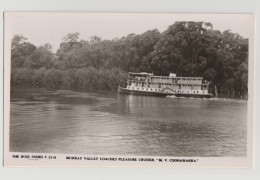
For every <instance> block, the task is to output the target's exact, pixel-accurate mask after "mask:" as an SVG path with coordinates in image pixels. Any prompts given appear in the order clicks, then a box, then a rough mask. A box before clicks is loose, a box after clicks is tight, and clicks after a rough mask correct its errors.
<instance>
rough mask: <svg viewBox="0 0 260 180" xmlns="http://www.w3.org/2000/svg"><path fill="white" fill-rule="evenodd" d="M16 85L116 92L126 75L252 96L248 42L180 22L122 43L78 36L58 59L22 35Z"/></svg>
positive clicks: (16, 52) (17, 39)
mask: <svg viewBox="0 0 260 180" xmlns="http://www.w3.org/2000/svg"><path fill="white" fill-rule="evenodd" d="M11 49H12V57H11V65H12V72H11V73H12V74H11V84H12V85H17V86H29V87H47V88H51V89H59V88H71V89H83V90H89V91H94V90H116V89H117V87H118V86H119V85H124V83H125V82H126V78H127V72H142V71H146V72H153V73H154V74H156V75H168V74H169V73H170V72H173V73H176V74H177V76H200V77H204V79H206V80H208V81H210V82H211V86H210V90H211V92H212V93H215V94H218V95H227V96H238V97H246V96H247V83H248V39H245V38H243V37H242V36H240V35H239V34H234V33H232V32H230V31H228V30H227V31H224V32H223V33H221V32H220V31H217V30H214V29H213V27H212V24H211V23H204V22H176V23H174V24H173V25H171V26H169V27H168V29H167V30H166V31H164V32H162V33H160V32H159V31H158V30H156V29H155V30H149V31H147V32H145V33H143V34H140V35H135V34H129V35H127V36H125V37H122V38H120V39H118V38H116V39H113V40H102V39H101V38H100V37H97V36H93V37H92V38H91V39H90V40H89V41H86V40H80V39H79V33H73V34H68V35H67V36H65V37H64V38H63V39H62V42H61V44H60V47H59V49H58V50H57V52H56V53H53V52H52V50H51V45H50V44H46V45H44V46H40V47H36V46H35V45H33V44H31V43H29V42H27V39H26V38H25V37H23V36H22V35H15V36H14V38H13V40H12V48H11Z"/></svg>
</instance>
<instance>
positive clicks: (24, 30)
mask: <svg viewBox="0 0 260 180" xmlns="http://www.w3.org/2000/svg"><path fill="white" fill-rule="evenodd" d="M250 16H251V15H248V14H173V13H46V12H45V13H39V12H38V13H36V12H35V13H33V12H30V13H28V12H23V13H22V12H17V13H6V14H5V19H4V21H5V28H6V29H5V30H6V31H7V32H8V35H9V37H8V38H7V39H8V40H11V39H12V37H13V35H15V34H22V35H24V36H25V37H26V38H28V42H30V43H32V44H34V45H36V46H40V45H43V44H45V43H50V44H51V45H52V47H53V51H54V52H55V51H56V50H57V49H58V48H59V44H60V43H61V41H62V38H63V37H64V36H65V35H67V34H68V33H75V32H79V33H80V39H84V40H89V38H90V37H91V36H94V35H97V36H100V37H101V38H102V39H113V38H116V37H118V38H121V37H123V36H126V35H128V34H130V33H134V34H141V33H143V32H145V31H147V30H152V29H158V30H159V31H160V32H163V31H165V30H166V29H167V27H168V26H169V25H172V24H174V22H175V21H204V22H211V23H212V25H213V29H215V30H220V31H221V32H223V31H225V30H231V31H232V32H234V33H238V34H240V35H241V36H243V37H245V38H248V37H250V33H251V32H252V31H251V30H250V27H252V18H250Z"/></svg>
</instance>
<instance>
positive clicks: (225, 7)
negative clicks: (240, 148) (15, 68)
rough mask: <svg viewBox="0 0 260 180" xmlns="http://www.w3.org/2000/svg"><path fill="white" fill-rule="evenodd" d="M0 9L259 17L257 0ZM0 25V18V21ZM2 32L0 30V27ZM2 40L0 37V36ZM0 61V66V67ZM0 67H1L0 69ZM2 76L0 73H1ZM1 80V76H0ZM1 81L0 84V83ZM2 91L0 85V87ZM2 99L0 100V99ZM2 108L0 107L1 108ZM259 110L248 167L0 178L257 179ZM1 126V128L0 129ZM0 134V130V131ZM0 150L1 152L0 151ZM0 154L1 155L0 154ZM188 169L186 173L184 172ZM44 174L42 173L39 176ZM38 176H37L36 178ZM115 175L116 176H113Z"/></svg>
mask: <svg viewBox="0 0 260 180" xmlns="http://www.w3.org/2000/svg"><path fill="white" fill-rule="evenodd" d="M0 4H1V5H0V9H1V11H2V12H3V11H7V10H9V11H18V10H19V11H28V10H30V11H88V12H108V11H109V12H182V13H183V12H196V13H227V12H228V13H255V15H256V19H258V18H259V17H260V11H259V7H260V5H259V3H258V1H257V0H240V1H235V0H230V1H226V0H218V1H209V0H208V1H205V0H196V1H194V0H189V1H188V0H182V1H174V0H171V1H164V0H160V1H154V0H152V1H149V2H147V1H146V0H144V1H142V2H141V1H138V0H132V1H127V2H125V1H124V2H123V1H120V0H114V1H105V0H102V1H101V0H96V1H95V2H93V1H88V0H84V1H76V0H74V1H73V0H64V1H62V2H61V1H59V0H45V1H41V2H39V1H37V0H27V1H23V2H22V1H19V0H16V1H14V0H6V1H4V2H3V1H0ZM0 22H1V24H2V18H1V20H0ZM259 29H260V27H259V23H257V21H256V37H255V39H256V43H255V45H256V46H255V49H256V50H257V49H259V48H260V47H259V37H258V34H259ZM0 32H1V33H2V29H1V30H0ZM0 39H1V40H2V37H0ZM0 49H1V50H0V55H2V52H3V51H2V48H0ZM255 59H256V60H257V59H259V52H257V51H256V52H255ZM2 63H3V62H2V61H1V63H0V65H1V66H2ZM258 68H260V67H259V62H258V61H255V69H258ZM2 69H3V68H2ZM1 75H2V74H1ZM255 77H256V79H257V78H258V77H260V76H259V71H258V72H257V71H255ZM0 79H1V81H2V80H3V78H0ZM1 84H2V83H1ZM1 90H2V88H1ZM255 92H259V85H258V84H255ZM1 100H2V99H1ZM254 105H255V107H259V106H258V105H259V94H255V103H254ZM1 109H3V108H1ZM258 119H260V116H259V112H257V111H255V121H254V130H255V131H254V149H255V156H254V162H255V163H254V168H253V169H251V170H241V169H232V170H231V169H229V170H225V169H218V170H214V169H207V170H204V169H191V170H188V171H187V170H183V169H177V170H171V169H157V170H154V169H89V170H86V169H71V168H69V169H68V168H66V169H62V168H59V169H57V168H55V169H43V168H39V169H24V168H22V169H9V168H1V169H0V177H1V178H2V177H3V178H5V179H7V178H8V179H18V178H19V179H21V178H26V179H36V178H37V179H47V178H51V179H52V178H58V177H59V176H62V178H63V179H72V178H74V179H76V178H77V179H79V178H82V176H83V175H86V174H88V179H122V178H123V179H148V178H149V179H159V178H160V179H173V178H181V179H191V178H192V179H201V178H207V179H208V178H211V179H221V178H222V179H228V178H232V179H233V178H236V179H246V178H248V179H249V178H250V179H257V178H259V170H260V166H259V163H258V162H260V158H259V153H258V152H260V151H259V150H260V148H259V142H260V141H259V136H260V133H259V131H257V129H258V128H259V127H260V123H259V121H257V120H258ZM1 129H2V128H1ZM1 134H2V133H1ZM2 145H3V143H2V139H1V140H0V149H1V150H2V149H3V148H2ZM0 152H1V151H0ZM1 157H2V156H1ZM187 172H188V174H187ZM42 173H44V174H45V175H44V176H43V174H42ZM39 176H40V177H39ZM116 177H117V178H116Z"/></svg>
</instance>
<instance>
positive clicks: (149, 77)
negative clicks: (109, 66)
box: [128, 72, 209, 85]
mask: <svg viewBox="0 0 260 180" xmlns="http://www.w3.org/2000/svg"><path fill="white" fill-rule="evenodd" d="M128 81H139V82H140V81H143V82H149V83H163V84H195V85H208V84H209V82H208V81H206V80H203V78H202V77H176V75H175V74H172V73H170V75H169V76H155V75H153V73H146V72H142V73H129V78H128Z"/></svg>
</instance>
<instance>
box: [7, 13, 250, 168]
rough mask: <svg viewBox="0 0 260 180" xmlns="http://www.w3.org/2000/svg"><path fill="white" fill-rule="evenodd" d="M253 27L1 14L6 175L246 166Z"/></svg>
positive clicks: (205, 20)
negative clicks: (17, 170)
mask: <svg viewBox="0 0 260 180" xmlns="http://www.w3.org/2000/svg"><path fill="white" fill-rule="evenodd" d="M253 55H254V15H253V14H174V13H76V12H74V13H69V12H6V13H5V14H4V165H5V166H10V167H25V166H33V167H54V166H55V167H67V166H69V167H167V168H168V167H183V168H187V167H194V168H196V167H236V168H237V167H239V168H250V167H252V162H253V99H254V91H253V87H254V84H253V82H254V72H253V71H254V57H253Z"/></svg>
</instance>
